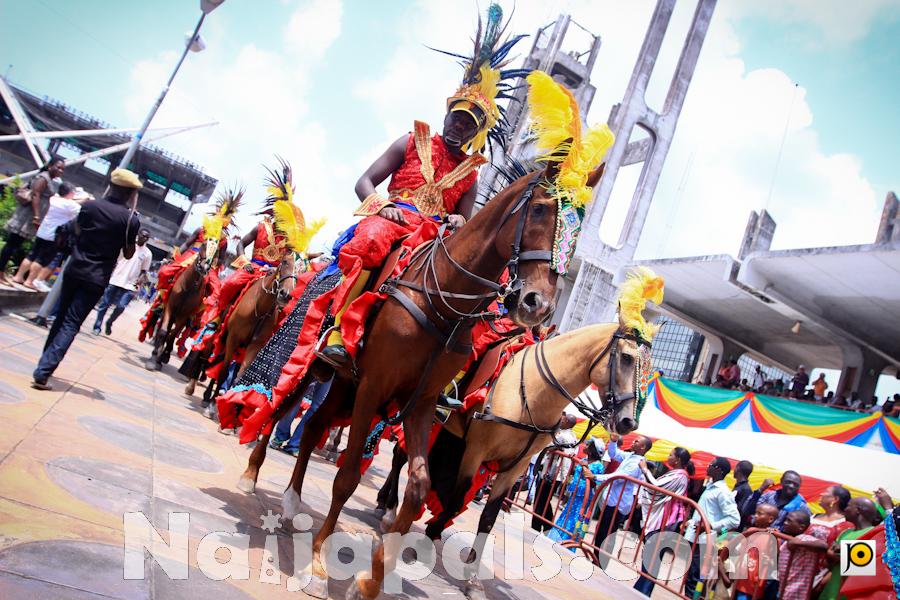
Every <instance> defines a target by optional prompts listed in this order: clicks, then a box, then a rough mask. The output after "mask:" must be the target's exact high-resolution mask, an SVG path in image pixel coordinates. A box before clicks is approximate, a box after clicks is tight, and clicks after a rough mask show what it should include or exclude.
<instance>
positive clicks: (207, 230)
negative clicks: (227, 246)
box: [203, 189, 244, 240]
mask: <svg viewBox="0 0 900 600" xmlns="http://www.w3.org/2000/svg"><path fill="white" fill-rule="evenodd" d="M243 196H244V190H243V189H237V190H234V189H227V190H225V191H224V192H222V194H221V195H220V197H219V206H218V208H217V209H216V211H215V212H214V213H213V214H211V215H206V216H205V217H203V235H204V236H205V237H206V239H208V240H213V239H215V240H218V239H221V237H222V234H223V233H224V231H225V228H226V227H228V226H229V225H231V219H232V217H234V214H235V213H236V212H237V210H238V207H239V206H240V204H241V199H242V198H243Z"/></svg>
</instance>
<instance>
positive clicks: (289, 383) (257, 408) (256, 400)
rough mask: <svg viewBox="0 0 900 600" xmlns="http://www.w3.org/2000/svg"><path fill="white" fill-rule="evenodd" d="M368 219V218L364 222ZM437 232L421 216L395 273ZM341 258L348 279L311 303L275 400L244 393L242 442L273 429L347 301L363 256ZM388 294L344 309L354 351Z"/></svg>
mask: <svg viewBox="0 0 900 600" xmlns="http://www.w3.org/2000/svg"><path fill="white" fill-rule="evenodd" d="M409 214H414V213H409ZM370 218H373V217H370ZM374 218H375V219H378V220H380V221H386V219H382V218H381V217H374ZM368 220H369V219H365V220H364V221H363V222H365V221H368ZM361 224H362V222H361ZM437 232H438V224H437V223H435V222H434V221H431V220H427V219H420V222H419V225H418V227H417V228H416V229H415V230H414V231H413V232H412V233H411V234H409V235H408V236H407V237H406V238H405V239H404V240H403V241H402V247H403V248H404V249H405V250H406V252H405V254H404V255H403V257H402V258H401V259H400V260H399V261H398V263H397V265H396V267H395V268H394V273H395V274H399V273H400V272H402V270H403V269H404V268H405V267H406V265H407V264H408V263H409V260H410V258H411V257H412V254H413V250H415V249H416V248H417V247H419V246H420V245H422V244H424V243H426V242H428V241H430V240H432V239H434V238H435V236H436V235H437ZM338 260H339V266H340V267H341V271H342V273H343V274H344V281H343V282H342V283H341V285H338V286H337V287H335V288H334V289H333V290H331V291H328V292H326V293H324V294H322V295H321V296H319V297H318V298H316V299H315V300H313V301H312V302H311V303H310V305H309V310H307V313H306V318H305V320H304V322H303V329H302V330H301V332H300V335H299V337H298V339H297V347H296V348H295V349H294V351H293V353H292V354H291V358H290V359H288V362H287V363H286V364H285V366H284V368H283V369H282V371H281V377H280V378H279V380H278V384H277V385H276V386H275V388H274V389H273V391H272V400H271V401H269V399H268V398H267V397H265V396H261V395H260V396H250V397H246V396H243V397H241V399H242V400H244V404H243V408H242V409H241V410H242V412H241V417H242V419H243V426H242V428H241V435H240V442H241V443H242V444H246V443H249V442H251V441H253V440H255V439H256V438H257V436H258V435H259V434H260V433H261V432H266V433H269V432H270V431H271V429H272V427H273V423H271V422H270V421H271V418H272V414H273V413H274V412H275V410H277V408H278V406H279V405H280V404H281V402H282V401H283V400H284V398H285V397H287V396H288V395H289V394H290V392H291V391H293V390H294V388H295V387H296V386H297V385H298V384H299V383H300V382H301V380H302V379H303V377H304V376H305V375H306V372H307V370H308V369H309V366H310V365H311V364H312V361H313V360H314V359H315V347H316V344H317V342H318V340H319V333H320V331H321V328H322V324H323V323H324V321H325V318H326V317H327V316H328V314H329V311H330V309H331V307H332V306H343V305H344V303H345V302H346V299H347V294H348V293H349V292H350V290H351V289H352V287H353V283H355V282H356V281H357V279H358V278H359V275H360V272H361V271H362V270H363V268H364V265H363V260H362V258H360V257H358V256H354V255H351V254H350V253H345V252H343V251H342V252H341V256H340V258H339V259H338ZM386 297H387V296H386V295H385V294H381V293H378V291H377V290H376V291H370V292H365V293H364V294H362V295H360V296H359V297H358V298H357V299H356V300H354V301H353V302H352V303H351V304H350V306H349V307H348V308H347V310H346V311H345V312H344V315H343V317H342V318H341V333H342V335H343V337H344V343H345V347H346V348H347V350H348V352H350V353H351V355H353V356H355V355H356V351H357V349H358V346H359V342H360V340H361V339H362V337H363V334H364V331H365V323H366V320H367V319H368V316H369V313H370V312H371V310H372V307H373V306H375V304H376V303H378V302H381V301H383V300H384V299H385V298H386ZM236 400H238V398H236V397H235V396H234V395H232V394H228V393H225V394H223V395H222V396H220V397H219V399H218V401H217V402H218V406H219V413H220V414H222V413H224V412H226V411H227V410H228V406H229V405H230V404H233V403H235V402H236Z"/></svg>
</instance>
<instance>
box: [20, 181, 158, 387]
mask: <svg viewBox="0 0 900 600" xmlns="http://www.w3.org/2000/svg"><path fill="white" fill-rule="evenodd" d="M142 187H143V185H142V184H141V181H140V179H138V176H137V175H135V174H134V173H132V172H131V171H129V170H127V169H116V170H115V171H113V172H112V175H111V177H110V184H109V190H108V192H107V195H106V197H105V198H102V199H100V200H89V201H88V202H85V203H84V204H83V205H82V207H81V212H79V213H78V218H77V220H76V225H75V232H76V235H77V239H76V241H75V246H74V248H73V249H72V256H71V258H70V260H69V264H68V265H67V266H66V270H65V279H64V280H63V285H62V290H61V292H60V306H59V312H58V314H57V317H56V319H55V320H54V321H53V326H52V327H51V328H50V332H49V333H48V334H47V341H46V342H45V343H44V351H43V353H42V354H41V358H40V361H39V362H38V365H37V368H36V369H35V370H34V373H33V375H32V376H33V381H32V382H31V386H32V387H33V388H35V389H39V390H49V389H51V387H50V384H49V383H48V379H49V378H50V375H52V374H53V372H54V371H55V370H56V368H57V367H58V366H59V363H60V362H62V359H63V358H64V357H65V356H66V352H68V350H69V346H71V345H72V342H73V341H74V340H75V336H76V335H77V334H78V330H79V329H80V328H81V324H82V323H84V320H85V319H87V317H88V315H89V314H90V312H91V309H92V308H93V307H94V305H95V304H96V303H97V301H98V300H99V299H100V297H101V296H102V295H103V290H104V289H105V288H106V285H107V284H108V283H109V278H110V276H111V275H112V271H113V269H114V268H115V266H116V258H117V257H118V256H119V253H120V252H122V254H123V255H124V256H125V257H126V258H131V257H132V256H134V251H135V240H136V238H137V234H138V230H139V229H140V228H141V221H140V219H138V217H137V215H136V214H135V206H136V205H137V192H138V190H139V189H140V188H142Z"/></svg>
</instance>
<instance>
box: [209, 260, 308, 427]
mask: <svg viewBox="0 0 900 600" xmlns="http://www.w3.org/2000/svg"><path fill="white" fill-rule="evenodd" d="M295 268H296V261H295V259H294V253H293V252H288V253H287V254H286V255H285V257H284V258H283V259H282V261H281V263H280V264H279V265H278V268H276V269H272V270H271V271H270V272H269V273H268V274H266V275H265V276H263V277H260V278H259V279H257V280H255V281H253V282H252V283H251V284H250V285H249V286H247V289H246V291H244V292H243V293H242V294H241V296H240V297H239V299H238V301H237V304H235V305H234V308H233V309H232V310H231V312H230V313H229V314H228V317H227V318H226V320H225V322H224V323H222V325H221V327H222V328H223V329H222V333H221V335H222V338H221V339H222V343H223V345H224V350H223V353H222V357H221V361H222V362H221V368H220V369H219V374H218V377H216V378H215V380H213V379H210V381H209V385H208V386H207V387H206V391H205V392H204V394H203V407H204V408H205V409H206V410H207V412H206V415H207V416H208V417H210V418H212V419H215V418H216V414H215V410H214V409H213V407H214V406H215V405H214V404H211V402H212V399H213V398H215V397H216V396H218V395H219V393H220V392H221V391H222V384H223V383H224V382H225V379H226V378H227V376H228V371H229V368H230V366H231V360H232V358H233V357H234V356H235V354H236V353H237V352H238V351H239V350H240V349H241V348H243V349H244V357H243V359H242V360H241V365H240V367H239V370H238V372H237V374H236V375H235V380H237V378H238V377H240V376H241V373H243V372H244V370H245V369H246V368H247V366H248V365H249V364H250V363H252V362H253V359H254V358H256V355H257V353H259V351H260V349H261V348H262V347H263V346H265V344H266V342H267V341H268V339H269V337H270V336H271V335H272V332H273V331H274V330H275V326H276V325H277V324H278V319H279V317H280V316H281V311H282V309H283V308H284V307H285V305H286V304H287V303H288V301H290V299H291V292H293V291H294V285H295V284H296V283H297V276H296V274H295V272H294V271H295Z"/></svg>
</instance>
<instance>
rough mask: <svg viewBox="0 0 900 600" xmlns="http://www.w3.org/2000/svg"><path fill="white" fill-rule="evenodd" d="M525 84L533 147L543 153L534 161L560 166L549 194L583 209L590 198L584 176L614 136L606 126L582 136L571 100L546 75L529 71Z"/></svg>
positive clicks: (570, 94) (589, 171)
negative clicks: (526, 86)
mask: <svg viewBox="0 0 900 600" xmlns="http://www.w3.org/2000/svg"><path fill="white" fill-rule="evenodd" d="M527 81H528V88H529V89H528V106H529V109H530V111H531V129H532V131H533V132H534V133H535V135H536V136H537V147H538V148H540V149H541V150H544V153H543V154H542V155H541V156H540V157H539V159H538V160H541V161H544V162H558V163H560V165H559V174H558V175H557V176H556V180H555V181H553V182H550V183H551V186H552V190H551V193H552V194H553V196H554V197H556V198H558V199H566V200H567V201H568V202H569V203H571V204H572V206H574V207H575V208H584V207H585V206H586V205H587V204H588V203H589V202H590V201H591V198H592V195H593V190H592V189H591V188H589V187H588V186H587V180H588V175H590V173H591V171H593V170H594V169H595V168H597V167H598V166H599V165H600V163H601V162H602V161H603V157H604V155H605V154H606V152H607V150H609V149H610V148H611V147H612V145H613V142H614V141H615V136H613V133H612V131H610V129H609V127H608V126H606V125H601V126H599V127H592V128H590V129H588V131H587V132H586V133H582V131H581V115H580V113H579V110H578V103H577V102H576V101H575V97H574V96H573V95H572V92H570V91H569V90H567V89H566V88H564V87H563V86H562V85H560V84H558V83H556V82H555V81H553V78H551V77H550V76H549V75H548V74H546V73H544V72H543V71H533V72H532V73H531V74H530V75H529V76H528V78H527Z"/></svg>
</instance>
